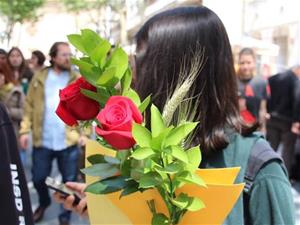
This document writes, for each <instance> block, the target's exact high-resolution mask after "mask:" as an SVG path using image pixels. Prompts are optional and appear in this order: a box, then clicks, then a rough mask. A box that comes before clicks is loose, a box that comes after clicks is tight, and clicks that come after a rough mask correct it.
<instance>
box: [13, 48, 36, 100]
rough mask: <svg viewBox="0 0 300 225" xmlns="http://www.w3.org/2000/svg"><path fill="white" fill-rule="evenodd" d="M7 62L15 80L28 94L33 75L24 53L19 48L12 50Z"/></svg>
mask: <svg viewBox="0 0 300 225" xmlns="http://www.w3.org/2000/svg"><path fill="white" fill-rule="evenodd" d="M7 60H8V64H9V66H10V68H11V70H12V71H13V73H14V79H15V80H16V82H17V83H19V84H21V85H22V88H23V91H24V93H25V94H26V93H27V89H28V85H29V82H30V81H31V78H32V76H33V73H32V72H31V70H30V69H29V67H28V66H27V64H26V61H25V58H24V56H23V53H22V51H21V50H20V49H19V48H17V47H13V48H11V49H10V51H9V52H8V54H7Z"/></svg>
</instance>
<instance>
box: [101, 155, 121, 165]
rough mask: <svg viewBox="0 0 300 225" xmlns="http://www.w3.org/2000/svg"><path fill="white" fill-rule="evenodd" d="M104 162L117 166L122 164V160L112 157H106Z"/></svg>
mask: <svg viewBox="0 0 300 225" xmlns="http://www.w3.org/2000/svg"><path fill="white" fill-rule="evenodd" d="M104 160H105V161H106V162H107V163H109V164H115V165H119V164H120V160H119V159H117V158H115V157H110V156H107V155H105V156H104Z"/></svg>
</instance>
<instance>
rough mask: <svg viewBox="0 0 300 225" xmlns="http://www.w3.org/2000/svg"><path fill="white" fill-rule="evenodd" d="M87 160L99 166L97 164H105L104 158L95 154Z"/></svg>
mask: <svg viewBox="0 0 300 225" xmlns="http://www.w3.org/2000/svg"><path fill="white" fill-rule="evenodd" d="M87 160H88V161H89V162H90V163H91V164H97V163H105V160H104V156H103V155H100V154H95V155H91V156H89V157H87Z"/></svg>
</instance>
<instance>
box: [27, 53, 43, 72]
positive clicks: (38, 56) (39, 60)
mask: <svg viewBox="0 0 300 225" xmlns="http://www.w3.org/2000/svg"><path fill="white" fill-rule="evenodd" d="M45 60H46V57H45V55H44V54H43V53H42V52H41V51H39V50H35V51H33V52H32V53H31V58H30V61H29V68H30V69H31V71H32V72H33V73H34V74H35V73H36V72H38V71H40V70H42V69H43V68H44V62H45Z"/></svg>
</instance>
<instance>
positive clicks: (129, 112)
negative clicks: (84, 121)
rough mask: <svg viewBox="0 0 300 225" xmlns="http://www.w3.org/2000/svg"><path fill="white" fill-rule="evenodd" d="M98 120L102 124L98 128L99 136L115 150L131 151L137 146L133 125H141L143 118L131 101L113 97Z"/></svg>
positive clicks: (122, 97)
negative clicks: (133, 135) (130, 149)
mask: <svg viewBox="0 0 300 225" xmlns="http://www.w3.org/2000/svg"><path fill="white" fill-rule="evenodd" d="M97 120H98V121H99V122H100V124H101V128H100V127H97V128H96V132H97V134H98V135H100V136H101V137H103V139H104V140H105V141H106V142H107V143H108V144H110V145H111V146H112V147H113V148H115V149H118V150H122V149H129V148H131V147H132V146H133V145H134V144H135V140H134V139H133V137H132V124H133V123H138V124H141V123H142V122H143V116H142V114H141V113H140V111H139V110H138V108H137V107H136V105H135V104H134V103H133V102H132V101H131V99H129V98H127V97H124V96H112V97H110V98H109V99H108V101H107V103H106V105H105V107H104V109H102V110H101V111H100V113H99V114H98V116H97Z"/></svg>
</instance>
